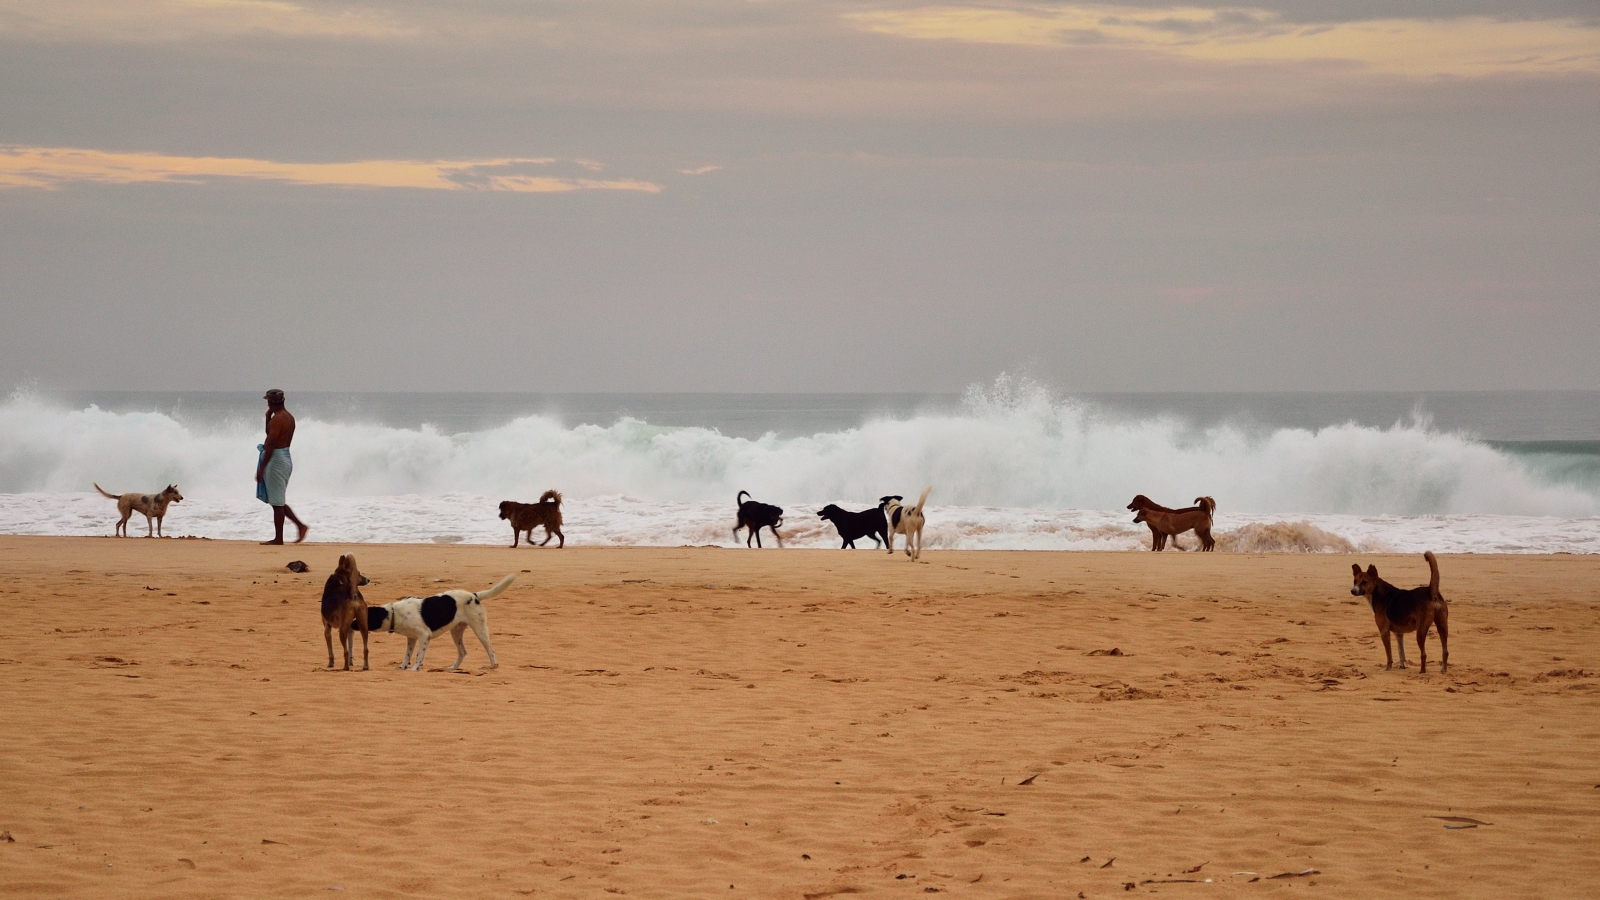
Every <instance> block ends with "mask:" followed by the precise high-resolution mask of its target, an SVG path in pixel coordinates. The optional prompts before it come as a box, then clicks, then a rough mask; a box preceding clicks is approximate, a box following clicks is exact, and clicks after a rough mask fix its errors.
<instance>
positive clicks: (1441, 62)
mask: <svg viewBox="0 0 1600 900" xmlns="http://www.w3.org/2000/svg"><path fill="white" fill-rule="evenodd" d="M844 18H845V20H846V21H847V22H849V23H851V24H852V25H854V26H855V27H857V28H860V29H864V30H866V31H870V32H874V33H878V34H886V35H893V36H896V37H902V38H912V39H920V40H945V41H959V42H966V43H979V44H1011V45H1017V46H1027V47H1041V48H1067V47H1073V46H1112V47H1123V48H1131V49H1137V50H1146V51H1155V52H1159V53H1165V54H1170V55H1174V56H1180V57H1187V58H1191V59H1198V60H1207V61H1213V62H1245V61H1271V62H1304V61H1313V60H1337V61H1345V62H1351V63H1357V64H1360V65H1363V66H1365V67H1367V68H1368V69H1371V70H1373V71H1380V72H1386V73H1393V74H1401V75H1412V76H1435V75H1454V76H1479V75H1489V74H1495V73H1507V72H1520V73H1530V72H1531V73H1553V74H1565V73H1573V72H1600V28H1595V27H1590V26H1586V25H1584V24H1582V23H1580V22H1579V21H1577V20H1574V19H1548V20H1534V21H1507V20H1502V19H1496V18H1491V17H1488V16H1464V17H1455V18H1444V19H1404V18H1392V19H1371V20H1365V21H1349V22H1337V23H1324V24H1316V25H1303V24H1296V23H1293V22H1290V21H1289V20H1287V19H1285V18H1284V17H1283V16H1282V15H1280V14H1279V13H1277V12H1273V11H1270V10H1264V9H1248V8H1240V9H1220V10H1219V9H1202V8H1198V7H1186V6H1174V7H1167V8H1133V7H1125V6H1112V5H1097V4H1072V5H1067V6H1031V5H1026V6H1025V5H1018V6H1010V7H1003V6H1002V7H988V6H985V7H978V6H925V7H919V8H913V9H902V10H878V11H873V12H856V13H847V14H845V16H844Z"/></svg>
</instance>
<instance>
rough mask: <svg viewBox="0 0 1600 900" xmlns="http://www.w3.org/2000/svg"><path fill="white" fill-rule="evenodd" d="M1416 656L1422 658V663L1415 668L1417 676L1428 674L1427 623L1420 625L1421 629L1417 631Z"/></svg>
mask: <svg viewBox="0 0 1600 900" xmlns="http://www.w3.org/2000/svg"><path fill="white" fill-rule="evenodd" d="M1401 643H1404V641H1402V642H1401ZM1417 655H1418V656H1420V657H1421V658H1422V662H1421V663H1420V664H1418V666H1417V674H1419V675H1426V674H1428V623H1427V622H1423V623H1422V627H1421V628H1418V629H1417Z"/></svg>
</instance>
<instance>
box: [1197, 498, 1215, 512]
mask: <svg viewBox="0 0 1600 900" xmlns="http://www.w3.org/2000/svg"><path fill="white" fill-rule="evenodd" d="M1194 505H1195V506H1198V507H1200V508H1201V509H1203V510H1205V511H1206V515H1208V516H1211V515H1216V512H1217V501H1215V500H1213V499H1211V498H1210V497H1196V498H1194Z"/></svg>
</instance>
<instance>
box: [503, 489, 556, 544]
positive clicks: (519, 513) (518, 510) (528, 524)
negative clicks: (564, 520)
mask: <svg viewBox="0 0 1600 900" xmlns="http://www.w3.org/2000/svg"><path fill="white" fill-rule="evenodd" d="M500 518H502V519H510V520H511V546H512V547H513V548H515V547H516V546H517V542H518V541H520V540H521V539H522V533H523V532H524V531H526V532H527V533H528V546H530V547H531V546H533V529H534V528H536V527H538V526H540V525H543V526H544V544H540V545H539V546H541V547H543V546H544V545H545V544H548V543H550V538H551V537H557V538H560V539H561V543H559V544H557V545H556V549H558V550H559V549H561V548H562V547H565V546H566V545H567V536H566V535H564V534H562V533H561V495H560V494H559V493H557V492H555V491H545V492H544V493H543V494H540V495H539V502H538V503H518V502H517V501H515V500H503V501H501V503H500Z"/></svg>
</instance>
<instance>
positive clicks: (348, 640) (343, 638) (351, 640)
mask: <svg viewBox="0 0 1600 900" xmlns="http://www.w3.org/2000/svg"><path fill="white" fill-rule="evenodd" d="M339 647H340V648H341V649H343V650H344V670H345V671H346V672H348V671H350V668H351V666H353V665H355V661H356V635H355V629H353V628H351V627H350V624H349V623H348V622H347V623H345V624H344V625H341V626H339Z"/></svg>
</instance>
